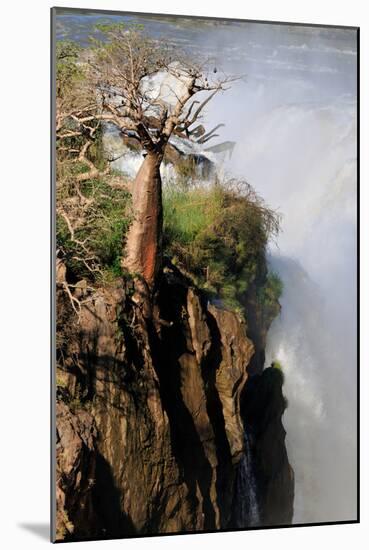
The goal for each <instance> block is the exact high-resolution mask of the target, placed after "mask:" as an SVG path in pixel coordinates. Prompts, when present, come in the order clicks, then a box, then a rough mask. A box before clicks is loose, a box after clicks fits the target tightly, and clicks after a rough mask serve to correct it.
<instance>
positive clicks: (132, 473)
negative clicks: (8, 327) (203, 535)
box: [57, 267, 293, 540]
mask: <svg viewBox="0 0 369 550" xmlns="http://www.w3.org/2000/svg"><path fill="white" fill-rule="evenodd" d="M66 307H67V306H66V305H65V300H64V297H63V296H60V300H59V311H58V315H60V317H61V318H63V317H66V316H65V312H64V314H63V308H66ZM246 330H247V327H246V325H245V323H244V322H243V321H242V320H241V319H240V318H239V317H238V315H237V314H236V313H233V312H231V311H227V310H225V309H220V308H218V307H215V306H214V305H212V304H210V303H208V302H207V301H206V300H205V298H204V296H203V295H202V294H201V293H200V292H199V291H198V290H197V289H196V288H195V287H194V286H193V284H191V282H190V281H189V280H187V279H186V278H185V277H184V276H183V275H182V274H181V273H179V272H178V271H177V270H176V269H175V268H173V267H171V268H168V269H166V270H165V273H164V275H163V278H162V283H161V287H160V289H159V291H158V294H157V298H156V304H155V308H154V314H153V316H152V317H150V318H147V317H145V316H144V314H143V312H142V310H141V309H140V307H139V306H138V305H137V304H135V303H134V300H133V299H132V289H130V288H129V285H126V286H125V287H124V286H123V284H122V286H120V287H115V288H113V289H109V290H107V289H104V290H100V291H96V292H95V293H94V294H93V295H92V296H91V297H90V299H89V301H86V303H85V304H84V305H83V307H82V310H81V315H80V320H79V325H78V330H77V331H75V333H74V334H73V335H70V334H69V333H68V332H67V335H68V337H67V338H66V341H65V342H63V357H64V359H63V360H60V361H59V368H58V380H59V382H58V385H59V386H58V396H59V397H58V413H57V430H58V447H57V508H58V515H57V527H58V535H57V537H58V539H59V540H61V539H66V540H82V539H86V538H99V537H100V538H105V537H106V538H111V537H124V536H134V535H136V534H140V535H142V534H150V533H170V532H178V531H189V532H194V531H202V530H217V529H224V528H229V527H232V526H233V524H232V510H233V507H234V505H235V495H234V493H235V487H236V476H237V471H238V465H239V463H240V461H241V459H242V456H243V453H244V452H245V446H244V429H245V425H246V424H245V423H246V422H250V426H251V425H252V427H253V429H255V430H256V427H258V428H259V429H260V430H261V433H262V434H263V436H262V437H261V439H260V440H258V441H259V443H258V445H257V446H256V447H255V453H256V454H257V455H258V456H259V455H260V454H263V453H264V452H265V453H268V452H269V450H270V449H269V447H270V448H273V449H277V448H276V447H275V446H274V447H273V445H274V443H273V441H274V440H275V438H277V439H278V437H279V435H278V434H280V433H282V432H281V428H282V430H283V426H282V425H281V424H280V425H279V424H278V421H277V420H275V421H273V422H272V423H271V424H269V423H268V420H267V413H265V414H266V416H265V417H263V419H264V420H263V422H261V424H260V426H259V424H257V422H256V420H255V418H256V416H257V415H258V414H259V412H255V411H256V409H255V407H254V408H252V407H251V408H250V409H248V408H247V407H246V408H245V405H244V403H245V402H247V401H248V400H249V397H248V393H249V391H251V389H250V390H247V391H246V390H245V385H246V382H247V379H248V374H247V367H248V365H249V364H250V361H251V358H252V356H253V353H254V345H253V343H252V342H251V340H250V339H249V338H248V337H247V336H246ZM250 388H251V386H250ZM265 399H266V401H265V403H264V404H265V406H266V407H267V406H268V404H267V398H265ZM250 400H251V398H250ZM241 401H242V403H243V405H242V408H243V411H242V412H243V416H244V420H245V422H244V421H243V420H242V414H241ZM262 413H263V411H262V412H261V413H260V415H261V417H262ZM278 414H279V413H278ZM255 415H256V416H255ZM277 416H278V415H277ZM275 418H277V417H275ZM279 422H280V418H279ZM277 432H278V433H277ZM255 433H256V431H255ZM280 452H281V453H282V454H283V453H284V459H283V460H284V466H283V468H282V470H281V468H280V466H279V465H278V468H277V469H278V472H282V473H281V474H280V475H279V477H278V479H277V480H276V479H275V476H274V473H275V471H276V470H275V471H274V470H273V466H272V467H271V469H272V470H273V471H272V472H269V470H268V467H265V468H264V469H263V468H262V467H261V469H260V470H258V473H259V475H260V483H261V485H262V486H263V490H262V491H261V492H260V502H261V507H262V509H263V510H264V509H265V513H264V512H263V513H264V515H263V518H264V519H265V521H266V522H268V521H270V520H273V521H274V519H275V518H274V516H273V514H272V513H271V512H270V510H274V507H275V505H277V506H279V507H282V508H283V509H286V510H287V509H288V510H290V509H292V500H291V499H290V500H288V499H287V500H288V502H285V501H284V500H283V499H282V501H281V499H280V494H281V491H282V492H283V483H284V478H283V475H286V471H288V472H290V467H289V464H288V460H287V455H286V453H285V447H284V441H283V438H282V439H281V438H280V439H279V447H278V449H277V450H275V453H274V454H273V455H272V457H273V458H272V460H273V461H274V464H277V462H278V459H279V458H280V457H279V453H280ZM265 460H266V461H267V460H268V458H267V455H266V456H265ZM286 468H287V469H286ZM269 469H270V468H269ZM269 474H270V476H269ZM268 476H269V477H268ZM292 499H293V492H292ZM288 514H289V512H286V513H285V516H284V517H286V518H287V517H289V516H288ZM245 527H246V526H245Z"/></svg>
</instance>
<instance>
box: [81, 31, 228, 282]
mask: <svg viewBox="0 0 369 550" xmlns="http://www.w3.org/2000/svg"><path fill="white" fill-rule="evenodd" d="M99 29H100V31H102V32H103V33H104V34H105V38H106V42H99V43H96V47H95V49H94V51H93V52H90V55H89V58H88V65H89V68H90V70H89V78H90V83H91V85H92V89H93V90H94V91H95V93H96V97H97V100H98V106H99V108H100V109H101V112H100V114H99V115H98V118H99V119H100V120H105V121H108V122H110V123H111V124H113V125H115V126H116V127H117V128H118V129H119V131H120V132H121V133H122V135H126V136H127V135H128V136H130V137H133V138H135V139H136V140H137V141H138V143H139V144H140V145H141V147H142V151H143V156H144V159H143V162H142V165H141V167H140V169H139V171H138V173H137V176H136V178H135V180H134V182H133V190H132V206H133V216H134V219H133V222H132V224H131V226H130V230H129V232H128V236H127V240H126V244H125V251H124V252H125V254H124V259H123V267H124V268H125V269H127V270H128V272H130V273H131V274H133V275H140V276H141V277H142V278H143V279H144V280H145V281H146V283H147V285H148V287H149V289H150V290H152V289H153V288H154V286H155V281H156V278H157V275H158V273H159V271H160V268H161V258H162V226H163V212H162V182H161V177H160V165H161V163H162V160H163V156H164V152H165V148H166V146H167V144H168V141H169V139H170V138H171V136H172V135H176V136H179V137H182V138H186V139H192V140H194V141H199V142H200V143H205V142H206V141H207V140H208V139H211V138H212V137H213V136H214V132H215V130H216V128H214V129H213V130H212V131H210V132H206V130H205V128H204V126H203V125H202V124H198V121H199V119H200V117H201V115H202V113H203V110H204V107H205V106H206V105H207V104H208V102H209V101H210V100H211V99H212V98H213V97H214V96H215V94H217V93H218V92H220V91H223V90H225V89H226V87H227V84H228V83H230V82H231V81H232V80H234V79H232V78H229V77H227V76H226V75H224V74H221V73H220V72H219V71H218V69H217V68H216V67H214V66H213V67H211V68H210V69H209V63H206V62H204V63H196V62H193V61H192V60H190V59H189V58H188V57H187V56H185V55H183V54H181V53H180V52H178V51H177V50H174V48H171V47H169V46H168V45H165V43H164V44H163V42H159V41H157V40H154V39H153V38H150V37H148V36H146V35H145V34H144V33H143V31H142V28H138V27H130V28H127V27H126V26H125V25H110V26H100V27H99ZM195 95H196V96H197V95H199V96H200V97H201V100H200V99H193V98H194V96H195ZM90 120H91V117H89V116H86V117H81V118H79V122H80V123H81V124H84V123H87V122H88V121H90Z"/></svg>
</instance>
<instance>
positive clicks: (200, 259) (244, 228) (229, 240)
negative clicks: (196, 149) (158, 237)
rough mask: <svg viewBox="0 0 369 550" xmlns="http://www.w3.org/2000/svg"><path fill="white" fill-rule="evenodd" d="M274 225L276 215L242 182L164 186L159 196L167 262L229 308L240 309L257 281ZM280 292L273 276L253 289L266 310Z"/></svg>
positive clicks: (276, 299) (273, 235)
mask: <svg viewBox="0 0 369 550" xmlns="http://www.w3.org/2000/svg"><path fill="white" fill-rule="evenodd" d="M279 224H280V216H279V214H278V213H276V212H274V211H272V210H271V209H269V208H268V207H267V206H266V205H265V203H264V201H263V200H262V199H261V198H260V197H259V195H258V194H257V193H256V192H255V191H254V189H253V188H252V187H251V185H249V184H248V183H246V182H243V181H241V182H240V181H238V180H234V179H232V180H228V181H225V182H220V181H216V182H215V183H214V184H212V185H210V186H208V187H199V186H197V187H193V188H191V187H190V188H188V187H186V188H184V187H178V186H177V187H174V186H168V187H167V188H166V189H165V192H164V245H165V251H166V254H167V256H169V257H170V258H172V261H174V262H175V263H176V262H177V263H178V264H179V265H180V266H181V267H182V268H183V269H184V270H185V271H187V272H188V273H189V274H191V275H192V276H193V278H194V279H195V281H196V283H197V284H199V285H200V286H201V287H202V288H203V289H205V290H207V291H208V292H209V294H211V295H213V296H216V297H218V298H220V299H221V300H222V301H223V302H224V303H225V305H227V306H229V307H234V308H238V307H240V300H241V297H242V296H244V295H245V294H246V293H247V291H248V290H249V289H250V287H251V285H252V284H253V283H255V281H256V280H257V279H258V278H259V279H260V273H261V271H262V268H263V266H264V264H265V252H266V247H267V243H268V241H269V239H271V238H273V237H275V236H276V235H277V234H278V232H279ZM281 292H282V283H281V281H280V279H279V278H278V276H277V275H276V274H270V275H269V276H268V277H266V278H264V280H263V284H262V285H259V286H258V298H259V300H260V303H261V304H262V305H263V306H265V307H267V308H271V307H274V304H275V302H276V301H278V298H279V297H280V295H281Z"/></svg>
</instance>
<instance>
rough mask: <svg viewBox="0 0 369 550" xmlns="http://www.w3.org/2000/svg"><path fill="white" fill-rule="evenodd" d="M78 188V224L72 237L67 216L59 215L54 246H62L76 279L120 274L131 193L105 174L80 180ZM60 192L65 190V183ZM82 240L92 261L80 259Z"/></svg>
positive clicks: (106, 277)
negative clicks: (81, 204) (80, 202)
mask: <svg viewBox="0 0 369 550" xmlns="http://www.w3.org/2000/svg"><path fill="white" fill-rule="evenodd" d="M80 190H81V193H82V194H83V196H84V197H85V199H86V203H85V204H84V209H83V210H84V211H83V215H81V217H80V224H76V228H75V229H74V235H73V238H72V235H71V233H70V230H69V228H68V224H67V221H66V219H65V218H64V217H63V216H62V215H60V216H58V217H57V247H58V249H62V251H63V256H64V258H65V263H66V265H67V267H68V269H69V270H70V272H71V273H73V274H74V276H75V277H74V278H76V279H78V278H87V279H89V280H95V279H96V277H99V278H101V277H102V278H103V279H104V280H105V279H111V278H114V277H117V276H120V275H121V268H120V260H121V255H122V243H123V239H124V236H125V234H126V231H127V229H128V227H129V223H130V194H129V192H128V191H127V190H126V189H124V188H114V187H112V185H111V183H108V181H107V179H104V178H98V179H91V180H87V181H85V182H83V183H81V185H80ZM62 192H63V193H66V192H67V190H66V188H65V187H64V188H63V190H62ZM72 193H73V192H72ZM64 200H65V201H66V200H67V199H66V198H64ZM71 200H73V194H72V195H71ZM75 215H77V213H75ZM81 243H86V244H87V243H88V251H89V258H93V259H94V260H95V262H94V263H91V260H89V263H87V264H86V262H84V261H81V260H80V259H79V258H80V257H83V254H82V255H81V253H82V252H83V245H81ZM81 248H82V250H81Z"/></svg>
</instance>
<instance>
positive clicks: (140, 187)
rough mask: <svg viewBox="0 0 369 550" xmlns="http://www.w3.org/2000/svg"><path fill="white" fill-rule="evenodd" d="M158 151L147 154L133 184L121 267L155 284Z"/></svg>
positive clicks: (159, 228) (160, 219)
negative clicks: (130, 209) (132, 216)
mask: <svg viewBox="0 0 369 550" xmlns="http://www.w3.org/2000/svg"><path fill="white" fill-rule="evenodd" d="M162 158H163V155H162V154H161V153H152V152H150V153H148V154H147V156H146V157H145V160H144V162H143V163H142V166H141V168H140V170H139V171H138V174H137V176H136V178H135V180H134V183H133V192H132V208H133V215H134V219H133V222H132V223H131V226H130V229H129V231H128V236H127V241H126V246H125V255H124V258H123V262H122V264H123V267H124V268H125V269H127V270H128V271H129V273H131V274H133V275H141V276H142V277H143V278H144V279H145V281H146V283H147V285H148V286H149V288H150V289H152V288H153V287H154V284H155V279H156V276H157V275H158V273H159V271H160V268H161V261H162V230H163V206H162V196H161V195H162V192H161V177H160V164H161V161H162Z"/></svg>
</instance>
